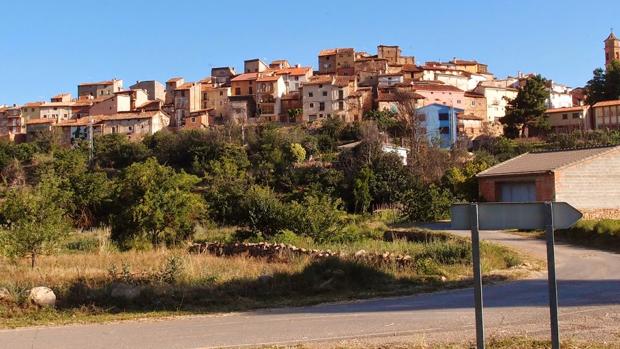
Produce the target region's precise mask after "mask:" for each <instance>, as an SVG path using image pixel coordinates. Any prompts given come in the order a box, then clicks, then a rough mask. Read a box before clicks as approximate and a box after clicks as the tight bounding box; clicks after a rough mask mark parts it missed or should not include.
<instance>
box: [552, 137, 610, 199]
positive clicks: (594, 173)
mask: <svg viewBox="0 0 620 349" xmlns="http://www.w3.org/2000/svg"><path fill="white" fill-rule="evenodd" d="M555 188H556V189H555V190H556V200H557V201H566V202H568V203H570V204H571V205H573V206H575V207H576V208H578V209H620V149H615V150H613V151H611V152H608V153H607V154H604V155H601V156H598V157H595V158H592V159H590V160H586V161H583V162H580V163H577V164H575V165H573V166H570V167H566V168H564V169H560V170H556V184H555Z"/></svg>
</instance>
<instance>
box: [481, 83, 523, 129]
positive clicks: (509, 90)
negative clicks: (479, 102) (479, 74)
mask: <svg viewBox="0 0 620 349" xmlns="http://www.w3.org/2000/svg"><path fill="white" fill-rule="evenodd" d="M474 92H476V93H480V94H482V95H484V97H485V98H486V99H487V120H488V121H489V122H490V123H495V122H499V119H500V118H503V117H504V116H506V106H507V105H508V103H509V102H510V101H512V100H513V99H515V98H516V97H517V94H518V93H519V90H517V89H516V88H514V87H508V86H505V85H504V86H502V84H497V82H495V81H483V82H481V83H479V84H478V86H477V87H476V88H475V89H474Z"/></svg>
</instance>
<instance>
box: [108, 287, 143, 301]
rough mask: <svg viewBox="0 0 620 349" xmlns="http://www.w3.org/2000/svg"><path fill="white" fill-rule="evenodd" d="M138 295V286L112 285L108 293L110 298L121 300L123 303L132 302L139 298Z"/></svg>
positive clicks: (140, 291) (139, 291)
mask: <svg viewBox="0 0 620 349" xmlns="http://www.w3.org/2000/svg"><path fill="white" fill-rule="evenodd" d="M140 293H142V289H141V288H140V287H139V286H134V285H128V284H114V285H113V286H112V290H111V291H110V297H112V298H117V299H123V300H125V301H133V300H134V299H136V298H138V297H139V296H140Z"/></svg>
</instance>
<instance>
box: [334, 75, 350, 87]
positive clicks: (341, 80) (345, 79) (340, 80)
mask: <svg viewBox="0 0 620 349" xmlns="http://www.w3.org/2000/svg"><path fill="white" fill-rule="evenodd" d="M354 81H355V77H353V76H340V75H337V76H335V77H334V85H336V86H339V87H345V86H348V85H349V84H350V83H352V82H354Z"/></svg>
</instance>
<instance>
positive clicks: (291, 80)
mask: <svg viewBox="0 0 620 349" xmlns="http://www.w3.org/2000/svg"><path fill="white" fill-rule="evenodd" d="M275 74H276V75H280V76H282V81H284V85H285V87H286V93H291V92H297V91H299V88H300V87H301V85H303V84H304V83H305V82H306V81H308V79H309V78H310V77H311V76H312V68H311V67H300V66H295V67H287V68H280V69H277V70H276V71H275Z"/></svg>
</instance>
